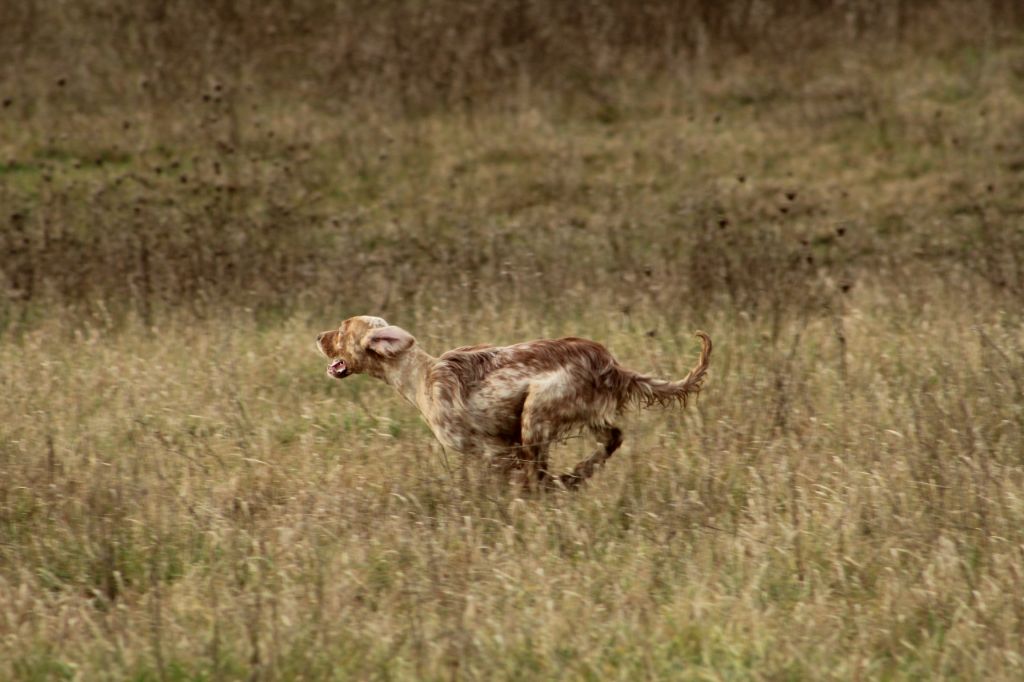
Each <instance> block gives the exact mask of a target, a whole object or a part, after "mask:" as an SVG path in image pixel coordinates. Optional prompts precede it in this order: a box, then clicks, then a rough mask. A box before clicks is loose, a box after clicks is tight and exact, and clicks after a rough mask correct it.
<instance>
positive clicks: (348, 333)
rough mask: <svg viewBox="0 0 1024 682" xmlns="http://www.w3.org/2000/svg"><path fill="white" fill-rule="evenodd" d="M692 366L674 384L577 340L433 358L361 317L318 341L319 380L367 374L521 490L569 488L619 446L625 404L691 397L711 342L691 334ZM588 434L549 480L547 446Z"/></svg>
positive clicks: (406, 337) (445, 442) (444, 441)
mask: <svg viewBox="0 0 1024 682" xmlns="http://www.w3.org/2000/svg"><path fill="white" fill-rule="evenodd" d="M696 335H697V336H698V337H699V338H700V343H701V351H700V358H699V359H698V361H697V364H696V366H695V367H694V368H693V369H692V370H690V372H689V374H687V375H686V377H685V378H683V379H682V380H680V381H666V380H663V379H655V378H652V377H648V376H644V375H642V374H638V373H636V372H633V371H631V370H629V369H626V368H624V367H623V366H622V365H620V364H619V363H618V362H617V361H616V360H615V358H614V357H613V356H612V354H611V353H610V352H608V350H607V349H606V348H605V347H604V346H602V345H601V344H599V343H596V342H594V341H589V340H587V339H581V338H576V337H567V338H562V339H542V340H538V341H529V342H526V343H518V344H515V345H512V346H490V345H478V346H465V347H462V348H456V349H454V350H450V351H448V352H447V353H444V354H443V355H441V356H440V357H434V356H432V355H430V354H429V353H427V352H426V351H425V350H423V348H421V347H420V345H419V344H418V343H417V342H416V339H415V338H413V336H412V334H410V333H409V332H407V331H405V330H404V329H402V328H401V327H396V326H394V325H391V324H388V323H387V322H386V321H385V320H383V319H381V318H379V317H373V316H369V315H360V316H357V317H351V318H349V319H347V320H345V321H344V322H342V323H341V326H340V327H339V328H338V329H334V330H331V331H325V332H322V333H321V334H318V335H317V338H316V345H317V348H318V349H319V350H320V352H321V353H322V354H323V355H325V356H326V357H327V358H329V359H330V360H331V361H332V362H331V363H330V365H329V366H328V368H327V374H328V375H329V376H331V377H334V378H336V379H344V378H345V377H348V376H350V375H353V374H368V375H370V376H372V377H376V378H378V379H381V380H383V381H385V382H386V383H387V384H389V385H390V386H392V387H393V388H394V389H395V390H397V391H398V392H399V394H401V396H402V397H403V398H405V399H406V400H407V401H408V402H410V403H412V404H413V405H415V406H416V407H418V408H419V410H420V412H421V413H422V414H423V417H424V419H425V420H426V422H427V424H428V425H429V426H430V429H431V431H433V433H434V436H436V437H437V440H438V441H439V442H440V443H441V445H442V446H444V447H446V448H450V449H452V450H455V451H457V452H461V453H463V454H465V455H479V456H483V457H485V458H487V459H488V460H489V461H490V462H491V463H492V464H493V465H494V466H496V467H497V468H498V469H499V470H500V471H501V472H503V474H504V475H506V476H508V477H509V478H511V479H513V480H516V479H518V481H519V482H520V483H521V484H522V485H524V486H528V487H531V488H532V487H533V486H534V485H538V484H539V485H541V486H544V487H549V486H552V485H554V486H559V485H560V486H561V487H563V488H566V489H570V490H573V489H576V488H578V487H579V486H580V485H581V484H583V483H584V482H585V481H586V480H587V479H589V478H590V477H591V476H592V475H593V474H594V472H595V471H596V470H597V469H598V468H599V467H601V465H603V464H604V463H605V462H606V461H607V460H608V458H609V457H611V456H612V454H613V453H614V452H615V451H616V450H617V449H618V448H619V446H620V445H621V444H622V430H621V429H620V428H619V427H618V426H616V425H615V421H616V418H617V417H618V416H619V415H620V414H621V413H622V412H623V411H624V410H625V409H626V408H627V407H628V406H630V405H636V406H639V407H648V406H651V405H662V406H668V405H671V404H682V406H684V407H685V406H686V403H687V401H688V399H689V398H690V397H691V396H693V395H696V394H697V393H699V392H700V390H701V387H702V385H703V382H704V379H705V377H706V376H707V371H708V364H709V362H710V359H711V337H710V336H708V335H707V334H705V333H704V332H697V333H696ZM582 430H589V431H591V432H592V433H593V434H594V435H595V436H596V437H597V439H598V442H599V443H600V447H599V448H598V449H597V450H596V451H595V452H594V453H593V454H592V455H591V456H590V457H588V458H587V459H585V460H583V461H581V462H580V463H578V464H577V465H576V466H575V467H574V468H573V469H572V471H571V472H568V473H564V474H561V475H560V476H557V477H556V476H552V475H551V474H550V473H549V471H548V450H549V448H550V446H551V445H552V444H553V443H555V442H558V441H559V440H562V439H564V438H566V437H567V436H569V435H571V434H572V433H573V432H576V431H582Z"/></svg>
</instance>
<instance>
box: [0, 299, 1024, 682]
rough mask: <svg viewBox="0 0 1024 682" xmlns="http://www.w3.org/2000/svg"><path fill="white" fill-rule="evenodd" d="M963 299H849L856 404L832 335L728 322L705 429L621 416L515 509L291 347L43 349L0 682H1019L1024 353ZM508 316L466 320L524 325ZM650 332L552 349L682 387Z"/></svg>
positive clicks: (210, 331)
mask: <svg viewBox="0 0 1024 682" xmlns="http://www.w3.org/2000/svg"><path fill="white" fill-rule="evenodd" d="M933 284H934V286H936V287H939V286H940V285H939V283H933ZM950 300H951V299H947V300H946V303H947V305H946V306H945V307H944V308H943V309H938V308H931V309H929V310H927V311H925V312H918V313H916V314H914V317H913V325H907V324H901V323H900V320H904V319H906V317H907V316H908V315H910V314H911V312H910V311H909V310H908V309H907V306H906V304H905V303H901V302H900V301H899V300H898V299H896V300H894V299H893V298H892V297H890V296H889V295H888V292H886V291H884V290H879V289H876V288H868V287H865V288H864V289H862V290H861V291H860V292H859V293H857V294H856V296H854V298H853V300H851V302H850V306H849V312H848V314H847V315H846V316H845V319H844V329H845V334H846V339H847V353H848V360H847V363H846V369H845V372H846V377H845V379H844V378H843V377H842V376H841V373H840V363H839V356H838V353H839V350H840V349H839V346H838V344H837V342H836V338H835V334H834V329H833V328H832V325H831V324H829V323H824V322H819V323H812V324H809V325H807V326H806V327H805V328H797V327H796V326H795V325H792V326H786V327H785V328H784V329H783V331H782V333H781V338H780V342H779V343H778V344H776V345H773V344H772V343H771V342H770V340H769V339H768V338H767V337H766V336H765V335H764V332H763V330H762V329H761V326H760V325H758V324H752V323H750V322H749V321H745V320H743V319H742V318H738V317H735V316H729V315H725V314H714V315H712V316H711V317H710V318H709V320H708V321H709V322H710V324H709V325H708V326H709V327H711V328H713V329H714V330H715V333H716V335H717V337H718V338H719V339H721V342H720V343H719V344H718V349H717V351H716V357H715V365H714V366H715V376H714V379H713V381H712V383H711V384H710V385H709V387H708V389H707V391H706V392H705V394H704V395H703V396H702V398H701V400H700V402H699V403H698V404H697V405H696V406H694V407H693V408H692V409H690V410H689V411H688V412H686V413H685V414H684V413H680V412H678V411H651V412H644V413H642V414H640V415H637V416H635V417H632V418H630V420H629V426H628V427H627V441H626V445H625V446H624V448H623V450H622V451H621V452H620V453H618V454H616V456H615V457H614V458H613V460H612V462H611V463H610V464H609V466H608V467H607V468H606V469H605V470H604V471H603V472H602V473H601V474H599V476H598V477H597V478H596V479H595V480H594V482H593V483H592V485H590V486H589V488H587V489H586V490H585V491H584V492H582V493H581V494H578V495H568V494H556V495H546V496H541V497H538V498H528V499H520V498H517V497H516V493H515V491H514V490H504V489H495V488H493V487H488V486H487V484H486V483H484V482H483V479H482V478H481V477H480V476H479V472H477V471H476V469H475V468H474V467H473V465H472V463H471V462H463V461H462V460H461V459H460V458H459V457H458V456H456V455H454V454H453V453H447V455H445V453H442V452H441V451H440V450H439V448H438V447H437V446H436V445H434V444H433V443H432V440H431V437H430V435H429V432H428V431H427V430H426V428H425V427H424V426H422V425H421V424H420V423H419V421H418V417H417V415H415V413H414V412H413V410H412V408H410V407H409V406H407V405H405V404H404V403H402V402H401V401H400V400H398V399H397V398H396V397H395V396H394V395H392V394H391V391H390V390H389V389H388V388H387V387H386V386H383V385H381V384H377V383H375V382H372V380H369V379H366V378H352V379H348V380H346V381H344V382H336V381H331V380H329V379H328V378H326V377H325V376H323V375H322V370H323V367H322V365H323V364H324V363H323V361H322V360H321V359H320V358H318V357H317V356H316V354H315V353H314V352H313V350H312V344H311V340H310V339H311V337H310V331H311V330H313V329H315V328H316V325H315V322H314V321H311V320H309V319H308V318H306V317H301V316H300V317H295V318H292V319H289V320H288V321H287V322H286V323H284V324H281V325H275V326H273V327H272V328H267V329H259V328H256V327H254V326H253V324H252V323H251V322H249V321H247V319H246V318H245V317H244V316H242V317H240V318H236V319H223V320H217V321H209V322H205V323H196V322H192V321H169V322H168V324H167V325H166V327H162V328H160V329H158V330H155V331H149V330H146V329H142V328H140V327H139V326H138V325H137V324H129V325H128V326H127V327H126V328H124V329H122V330H120V331H118V332H116V333H112V334H109V333H100V332H96V331H93V330H90V329H80V330H77V333H75V332H70V333H71V334H74V336H73V340H72V339H71V338H63V339H60V342H59V344H58V346H57V347H56V350H57V352H55V345H54V343H55V341H56V340H57V339H58V338H60V337H61V336H64V335H67V334H69V329H68V327H67V326H66V325H63V324H48V323H43V324H41V325H39V327H38V328H37V329H36V330H34V331H33V332H31V333H28V334H26V335H25V336H24V337H23V338H22V339H21V340H20V341H18V342H11V343H8V344H5V345H4V346H3V348H2V355H0V366H2V367H3V368H4V369H3V376H2V381H3V385H4V387H5V390H4V397H3V399H2V401H0V423H3V424H4V425H5V426H4V433H3V435H4V439H3V444H4V447H3V451H2V459H0V466H2V467H3V473H4V481H5V484H4V487H3V489H2V491H3V493H2V494H3V499H2V507H0V509H2V510H3V519H2V521H3V526H2V528H3V531H2V532H3V537H4V538H5V540H4V543H3V546H2V551H3V566H4V568H3V571H2V573H0V603H3V604H4V608H3V609H2V620H0V628H2V632H3V637H2V640H0V641H2V642H3V645H2V647H3V648H2V652H0V653H2V655H0V659H2V660H4V661H5V662H6V663H5V664H4V665H5V668H4V670H5V673H4V674H5V675H13V676H14V677H17V678H35V679H45V678H47V677H49V676H57V677H60V676H61V675H66V676H69V677H70V676H74V675H77V676H79V677H81V678H83V679H96V678H97V677H104V676H106V677H112V678H122V677H131V678H138V679H148V678H157V679H159V678H169V679H193V678H196V679H207V678H218V677H222V678H227V679H234V678H238V677H245V676H248V675H259V676H261V677H267V678H272V679H322V678H324V677H333V678H340V679H345V678H349V677H355V678H368V677H397V678H423V677H428V678H434V677H447V676H450V675H459V676H465V677H470V678H478V677H487V678H496V677H497V678H522V677H534V676H542V677H556V676H557V677H571V678H587V679H590V678H602V679H603V678H607V677H616V678H636V677H673V678H675V677H688V678H694V679H703V678H718V677H733V676H739V677H766V678H775V677H780V676H781V677H793V678H813V679H820V678H822V677H830V678H837V679H849V678H851V677H858V676H859V677H867V678H873V677H879V676H885V677H894V678H911V677H922V676H923V677H929V676H937V675H945V676H954V677H974V678H982V677H984V678H986V679H994V678H1004V679H1010V678H1013V677H1016V676H1017V675H1019V674H1020V672H1021V665H1022V660H1021V657H1020V651H1021V649H1020V647H1021V644H1022V640H1021V637H1022V635H1024V620H1022V615H1024V614H1022V613H1021V603H1022V601H1021V597H1022V596H1024V595H1022V592H1021V590H1022V587H1021V585H1022V584H1021V573H1020V568H1019V566H1020V559H1021V546H1022V542H1024V536H1022V533H1021V528H1024V504H1022V498H1021V494H1020V491H1021V484H1022V482H1024V478H1022V476H1024V467H1022V462H1021V460H1020V453H1021V451H1022V446H1024V443H1022V438H1021V432H1022V431H1021V428H1020V427H1021V415H1020V409H1019V407H1020V404H1021V395H1020V384H1021V382H1022V381H1024V373H1022V372H1021V368H1020V367H1021V365H1020V362H1019V360H1016V359H1014V358H1013V357H1012V355H1013V354H1019V352H1020V350H1021V348H1024V327H1022V326H1021V324H1020V322H1019V320H1016V321H1013V322H1011V321H1010V320H1009V319H1007V318H1006V316H1005V314H1001V313H999V312H997V311H985V312H984V313H983V314H980V315H979V314H978V313H977V312H976V311H974V310H971V309H970V307H969V306H966V305H956V306H952V307H950V306H949V305H948V303H949V301H950ZM502 318H503V316H502V315H501V314H500V311H494V310H485V311H483V312H479V313H476V314H469V319H468V320H467V322H468V323H469V324H470V326H472V327H474V328H478V329H483V330H488V332H489V333H490V334H492V335H496V336H512V335H515V334H522V335H524V336H532V335H533V334H534V333H537V332H539V331H540V328H541V327H542V326H543V325H542V324H541V323H539V322H538V323H536V324H534V325H532V326H529V325H528V326H527V327H526V328H516V327H513V326H511V325H510V324H509V323H508V322H507V321H504V320H503V319H502ZM644 321H645V322H646V323H648V324H651V325H654V326H657V327H659V329H660V330H661V333H660V334H659V336H658V337H656V338H657V342H654V341H651V340H650V339H647V337H645V336H644V335H643V334H642V333H639V330H638V329H637V328H636V327H635V325H630V324H629V323H628V322H627V321H625V320H624V319H623V318H618V319H616V318H610V317H608V316H605V315H603V314H595V315H592V316H589V317H587V318H584V319H581V320H579V321H578V322H576V323H574V324H573V325H572V329H573V330H574V331H576V332H579V333H583V334H588V335H590V336H593V337H596V338H601V339H604V340H605V341H606V342H607V343H608V344H609V345H610V346H611V347H612V348H613V349H614V350H615V351H616V352H617V353H618V355H619V356H620V357H621V358H622V359H623V361H625V362H627V363H628V364H630V365H631V366H636V367H643V368H650V367H656V368H657V369H658V371H659V372H661V373H663V374H665V375H667V376H674V375H679V374H680V373H681V372H683V371H684V370H685V365H686V363H687V361H688V360H689V359H690V355H692V353H691V352H689V351H691V350H692V348H690V346H692V345H693V344H692V341H691V340H690V339H689V335H688V334H687V333H685V332H683V331H680V330H674V329H671V328H667V327H666V325H665V324H664V318H662V317H661V316H660V315H659V314H657V313H655V312H653V311H647V312H645V313H644ZM557 331H562V330H560V329H559V330H557ZM419 332H420V334H421V336H423V337H425V339H428V340H427V341H425V342H426V343H428V344H430V345H432V346H437V347H443V346H447V345H454V344H456V343H462V342H464V341H468V340H469V339H465V338H457V337H454V336H452V335H450V333H449V332H448V331H447V330H446V325H445V324H444V320H442V319H438V320H435V321H434V322H433V323H427V324H425V325H424V326H423V328H422V329H420V330H419ZM797 335H799V340H797V338H796V336H797ZM69 343H70V346H68V345H67V344H69ZM793 348H795V349H796V350H795V352H792V351H791V349H793ZM684 350H685V351H686V352H682V351H684ZM586 447H589V444H577V443H571V444H570V445H569V446H568V447H567V448H565V449H564V450H563V452H562V454H561V455H560V459H561V460H562V464H563V465H568V464H570V463H571V459H572V456H573V455H578V454H580V451H581V450H583V449H585V448H586Z"/></svg>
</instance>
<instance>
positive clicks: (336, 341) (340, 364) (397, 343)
mask: <svg viewBox="0 0 1024 682" xmlns="http://www.w3.org/2000/svg"><path fill="white" fill-rule="evenodd" d="M415 343H416V339H414V338H413V337H412V334H410V333H409V332H407V331H405V330H404V329H402V328H401V327H396V326H394V325H389V324H388V323H387V322H386V321H384V320H382V319H381V318H379V317H373V316H370V315H359V316H358V317H350V318H348V319H347V320H345V321H344V322H342V323H341V326H340V327H338V328H337V329H334V330H331V331H327V332H321V333H320V334H317V337H316V346H317V348H318V349H320V352H321V353H323V354H324V355H326V356H327V357H328V358H330V359H331V360H333V362H331V364H330V366H329V367H328V368H327V374H328V375H330V376H332V377H334V378H335V379H344V378H345V377H347V376H348V375H350V374H369V375H370V376H375V377H378V378H381V377H383V376H384V370H385V368H386V367H387V365H388V363H390V362H392V361H394V360H395V358H397V357H399V356H400V355H402V354H403V353H405V352H406V351H408V350H409V349H410V348H412V346H413V344H415Z"/></svg>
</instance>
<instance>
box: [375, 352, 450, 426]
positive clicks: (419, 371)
mask: <svg viewBox="0 0 1024 682" xmlns="http://www.w3.org/2000/svg"><path fill="white" fill-rule="evenodd" d="M435 362H437V358H435V357H434V356H432V355H430V354H429V353H427V352H426V351H425V350H423V349H422V348H420V347H419V345H414V346H413V347H412V348H410V349H409V350H407V351H406V352H405V353H402V355H400V356H399V357H397V358H395V359H394V361H392V362H389V363H388V365H387V366H386V367H385V368H384V376H383V379H384V381H385V382H387V384H388V385H389V386H391V387H392V388H394V389H395V390H396V391H398V392H399V393H400V394H401V395H402V397H403V398H405V399H406V400H408V401H409V402H410V403H412V404H413V405H415V406H416V407H418V408H420V412H422V413H423V414H428V413H429V412H430V392H429V391H428V390H427V378H428V376H429V374H430V368H431V367H432V366H433V365H434V363H435Z"/></svg>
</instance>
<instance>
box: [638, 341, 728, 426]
mask: <svg viewBox="0 0 1024 682" xmlns="http://www.w3.org/2000/svg"><path fill="white" fill-rule="evenodd" d="M696 336H698V337H699V338H700V359H698V360H697V364H696V365H695V366H694V368H693V369H691V370H690V373H689V374H687V375H686V377H685V378H683V379H681V380H680V381H665V380H664V379H654V378H652V377H648V376H644V375H642V374H633V375H632V376H631V377H630V380H629V382H628V384H627V387H626V392H627V394H628V401H629V402H633V403H635V404H637V405H640V406H642V407H650V406H651V405H662V406H667V405H670V404H672V403H682V405H683V406H684V407H685V406H686V402H687V400H688V399H689V397H690V396H691V395H695V394H697V393H700V389H701V386H702V384H703V383H704V378H705V377H706V376H707V372H708V364H709V363H710V361H711V337H710V336H708V335H707V334H705V333H704V332H697V333H696Z"/></svg>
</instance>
